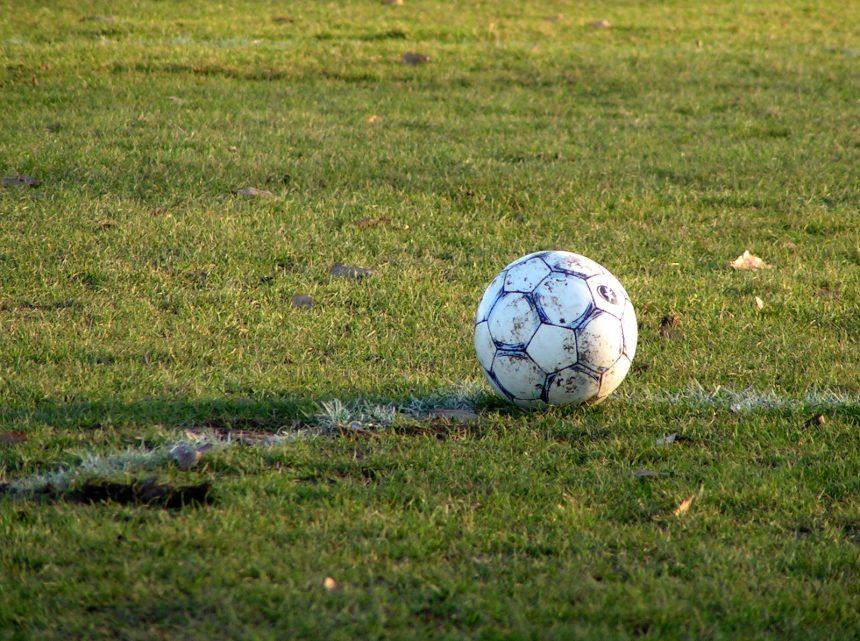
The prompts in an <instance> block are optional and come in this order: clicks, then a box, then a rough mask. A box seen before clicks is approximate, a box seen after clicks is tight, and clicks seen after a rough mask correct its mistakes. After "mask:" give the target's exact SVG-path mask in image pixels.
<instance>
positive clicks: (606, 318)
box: [475, 251, 638, 407]
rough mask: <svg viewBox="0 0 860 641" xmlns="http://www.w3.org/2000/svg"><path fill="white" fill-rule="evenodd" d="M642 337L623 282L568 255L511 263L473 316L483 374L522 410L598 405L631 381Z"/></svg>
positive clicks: (589, 262)
mask: <svg viewBox="0 0 860 641" xmlns="http://www.w3.org/2000/svg"><path fill="white" fill-rule="evenodd" d="M637 335H638V329H637V326H636V312H634V311H633V304H632V303H631V302H630V297H629V296H628V295H627V292H626V291H625V289H624V287H623V286H622V285H621V283H619V282H618V279H617V278H615V276H613V275H612V274H610V273H609V271H608V270H607V269H606V268H605V267H602V266H601V265H599V264H597V263H596V262H594V261H593V260H591V259H590V258H586V257H585V256H580V255H579V254H572V253H570V252H565V251H542V252H536V253H534V254H529V255H528V256H523V257H522V258H520V259H518V260H515V261H514V262H512V263H511V264H510V265H508V266H507V267H505V268H504V269H503V270H502V271H501V273H499V275H498V276H496V277H495V278H494V279H493V281H492V282H491V283H490V285H489V287H487V291H486V292H484V297H483V298H482V299H481V303H480V305H478V312H477V314H476V315H475V351H476V352H477V353H478V362H479V363H480V364H481V371H483V372H484V376H486V377H487V380H488V381H489V382H490V385H491V386H492V387H493V389H494V390H495V391H496V393H497V394H498V395H499V396H501V397H502V398H504V399H505V400H507V401H510V402H512V403H515V404H517V405H519V406H520V407H542V406H545V405H578V404H580V403H592V404H593V403H599V402H600V401H602V400H603V399H604V398H606V397H607V396H608V395H609V394H610V393H612V391H613V390H614V389H615V388H616V387H618V385H619V384H620V383H621V381H623V380H624V377H625V376H626V375H627V372H628V370H629V369H630V364H631V362H632V361H633V356H634V355H635V354H636V339H637Z"/></svg>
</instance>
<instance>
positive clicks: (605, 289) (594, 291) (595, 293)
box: [585, 274, 627, 320]
mask: <svg viewBox="0 0 860 641" xmlns="http://www.w3.org/2000/svg"><path fill="white" fill-rule="evenodd" d="M585 282H586V283H588V288H589V289H590V290H591V297H592V298H593V299H594V304H595V305H596V306H597V308H598V309H602V310H603V311H604V312H609V313H610V314H612V315H613V316H615V318H617V319H619V320H620V319H621V316H622V314H623V313H624V305H625V304H626V303H627V292H626V291H624V288H623V287H622V286H621V283H619V282H618V279H617V278H615V276H613V275H612V274H601V275H599V276H595V277H594V278H589V279H588V280H587V281H585Z"/></svg>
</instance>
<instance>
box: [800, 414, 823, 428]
mask: <svg viewBox="0 0 860 641" xmlns="http://www.w3.org/2000/svg"><path fill="white" fill-rule="evenodd" d="M826 422H827V417H826V416H824V414H816V415H815V416H813V417H812V418H810V419H809V420H808V421H806V423H805V425H806V427H815V426H816V425H824V424H825V423H826Z"/></svg>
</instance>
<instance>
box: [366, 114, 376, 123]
mask: <svg viewBox="0 0 860 641" xmlns="http://www.w3.org/2000/svg"><path fill="white" fill-rule="evenodd" d="M366 122H367V124H368V125H372V124H373V123H375V122H379V116H377V115H376V114H370V115H369V116H368V117H367V119H366Z"/></svg>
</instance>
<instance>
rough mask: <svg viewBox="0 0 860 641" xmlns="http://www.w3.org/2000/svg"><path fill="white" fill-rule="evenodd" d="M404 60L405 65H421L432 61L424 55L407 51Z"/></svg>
mask: <svg viewBox="0 0 860 641" xmlns="http://www.w3.org/2000/svg"><path fill="white" fill-rule="evenodd" d="M402 60H403V64H405V65H420V64H423V63H425V62H427V61H428V60H430V58H428V57H427V56H425V55H424V54H423V53H417V52H415V51H407V52H406V53H404V54H403V58H402Z"/></svg>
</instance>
